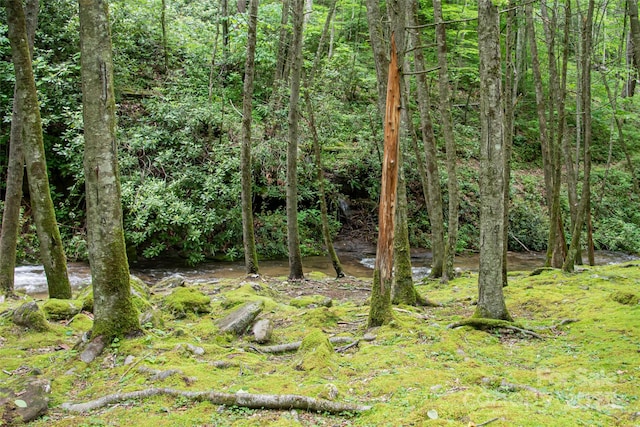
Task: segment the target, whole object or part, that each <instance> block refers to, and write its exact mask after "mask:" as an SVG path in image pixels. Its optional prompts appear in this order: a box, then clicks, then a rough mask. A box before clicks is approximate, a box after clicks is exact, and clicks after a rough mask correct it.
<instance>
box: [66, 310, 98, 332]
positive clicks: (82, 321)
mask: <svg viewBox="0 0 640 427" xmlns="http://www.w3.org/2000/svg"><path fill="white" fill-rule="evenodd" d="M68 326H69V327H70V328H71V329H73V330H74V331H76V332H86V331H90V330H91V328H92V327H93V320H91V318H90V317H89V316H87V315H86V314H84V313H78V314H76V315H75V316H73V319H71V322H69V325H68Z"/></svg>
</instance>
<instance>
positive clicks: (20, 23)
mask: <svg viewBox="0 0 640 427" xmlns="http://www.w3.org/2000/svg"><path fill="white" fill-rule="evenodd" d="M6 10H7V23H8V25H9V40H10V42H11V52H12V54H13V65H14V68H15V75H16V83H15V84H16V87H15V94H16V98H15V99H16V110H17V111H19V112H20V113H19V114H18V117H20V118H21V120H22V123H18V125H17V126H18V127H19V128H21V129H22V138H23V140H22V142H23V153H24V158H25V161H26V165H27V178H28V181H29V193H30V197H31V206H32V208H33V214H34V215H33V217H34V222H35V224H36V229H37V234H38V240H39V241H40V258H41V261H42V264H43V265H44V270H45V274H46V276H47V286H48V289H49V297H50V298H61V299H62V298H71V285H70V283H69V277H68V276H67V260H66V257H65V254H64V248H63V246H62V240H61V238H60V231H59V230H58V224H57V222H56V215H55V211H54V209H53V201H52V200H51V193H50V191H49V178H48V176H47V162H46V159H45V153H44V143H43V138H42V121H41V119H40V108H39V105H38V94H37V92H36V83H35V80H34V77H33V70H32V68H31V51H30V49H29V42H28V40H29V38H28V36H27V24H26V19H25V14H24V10H23V8H22V2H21V1H20V0H8V1H7V2H6Z"/></svg>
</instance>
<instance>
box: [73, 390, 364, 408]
mask: <svg viewBox="0 0 640 427" xmlns="http://www.w3.org/2000/svg"><path fill="white" fill-rule="evenodd" d="M157 395H168V396H178V397H182V398H186V399H189V400H192V401H194V402H204V401H208V402H211V403H212V404H214V405H225V406H240V407H244V408H251V409H281V410H290V409H300V410H304V411H310V412H328V413H331V414H337V413H340V412H362V411H366V410H369V409H371V406H367V405H356V404H348V403H339V402H332V401H330V400H325V399H314V398H312V397H307V396H300V395H296V394H252V393H219V392H215V391H184V390H176V389H173V388H148V389H145V390H139V391H133V392H129V393H114V394H109V395H107V396H103V397H100V398H98V399H95V400H90V401H88V402H84V403H72V402H65V403H63V404H62V405H60V407H61V408H62V409H64V410H65V411H69V412H78V413H85V412H90V411H93V410H95V409H99V408H102V407H104V406H107V405H110V404H112V403H118V402H123V401H126V400H131V399H143V398H147V397H152V396H157Z"/></svg>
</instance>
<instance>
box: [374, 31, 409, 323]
mask: <svg viewBox="0 0 640 427" xmlns="http://www.w3.org/2000/svg"><path fill="white" fill-rule="evenodd" d="M388 76H389V80H388V82H387V106H386V113H385V123H384V124H385V127H384V160H383V163H382V184H381V190H380V210H379V213H378V216H379V222H378V224H379V225H378V245H377V251H376V263H375V268H374V270H373V285H372V289H371V306H370V309H369V320H368V325H369V327H373V326H380V325H383V324H385V323H387V322H388V321H389V320H390V319H391V317H392V314H391V286H392V273H393V240H394V226H395V215H396V212H395V208H396V193H397V188H398V165H399V159H398V156H399V148H400V144H399V138H400V106H401V103H400V70H399V68H398V52H397V50H396V43H395V38H394V34H393V33H392V34H391V61H390V62H389V73H388Z"/></svg>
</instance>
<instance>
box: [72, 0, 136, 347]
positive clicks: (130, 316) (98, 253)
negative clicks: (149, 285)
mask: <svg viewBox="0 0 640 427" xmlns="http://www.w3.org/2000/svg"><path fill="white" fill-rule="evenodd" d="M79 3H80V14H79V15H80V53H81V75H82V106H83V118H84V143H85V149H84V175H85V187H86V200H87V240H88V246H89V263H90V265H91V279H92V286H93V300H94V305H93V311H94V322H93V336H94V337H98V336H104V337H105V338H106V339H111V338H114V337H120V336H125V335H129V334H132V333H136V332H138V331H139V330H140V323H139V321H138V311H137V310H136V308H135V307H134V306H133V302H132V298H131V291H130V285H129V264H128V262H127V253H126V247H125V241H124V231H123V225H122V205H121V197H120V177H119V171H118V158H117V143H116V114H115V113H116V104H115V98H114V94H113V60H112V51H111V35H110V30H109V8H108V7H109V6H108V2H107V0H80V1H79Z"/></svg>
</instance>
